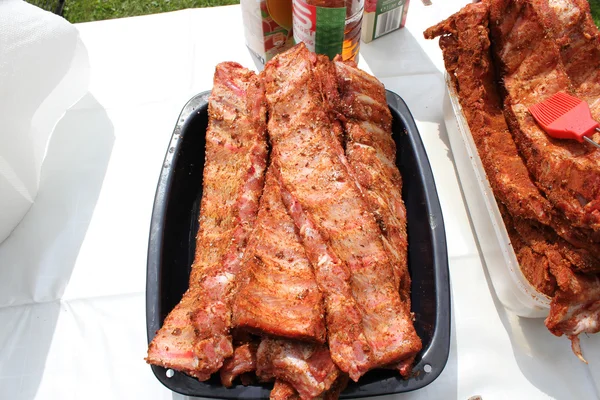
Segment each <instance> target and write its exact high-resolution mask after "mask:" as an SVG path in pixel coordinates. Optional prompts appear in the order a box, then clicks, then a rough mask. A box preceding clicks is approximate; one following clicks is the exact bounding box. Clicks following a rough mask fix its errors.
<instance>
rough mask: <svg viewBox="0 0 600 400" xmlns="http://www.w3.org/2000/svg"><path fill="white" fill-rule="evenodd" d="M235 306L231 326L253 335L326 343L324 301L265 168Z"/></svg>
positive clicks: (276, 185)
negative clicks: (265, 176)
mask: <svg viewBox="0 0 600 400" xmlns="http://www.w3.org/2000/svg"><path fill="white" fill-rule="evenodd" d="M243 270H244V272H243V273H242V275H241V276H240V279H239V282H238V286H239V290H238V292H237V295H236V296H235V300H234V302H233V325H234V326H235V327H237V328H240V329H245V330H247V331H252V332H254V333H256V334H268V335H273V336H277V337H286V338H292V339H301V340H308V341H312V342H317V343H325V336H326V332H325V319H324V313H323V298H322V295H321V292H320V291H319V288H318V287H317V283H316V280H315V273H314V271H313V268H312V266H311V265H310V263H309V261H308V258H307V256H306V252H305V251H304V247H303V246H302V244H301V243H300V238H299V236H298V234H297V233H296V226H295V225H294V222H293V221H292V218H291V217H290V216H289V215H288V213H287V211H286V209H285V206H284V205H283V202H282V199H281V190H280V188H279V182H278V181H277V178H276V176H275V173H274V171H273V167H272V166H271V167H269V170H268V171H267V178H266V182H265V188H264V193H263V196H262V199H261V204H260V210H259V212H258V218H257V220H256V229H255V230H254V233H253V234H252V238H251V239H250V242H249V245H248V249H247V251H246V256H245V266H244V267H243Z"/></svg>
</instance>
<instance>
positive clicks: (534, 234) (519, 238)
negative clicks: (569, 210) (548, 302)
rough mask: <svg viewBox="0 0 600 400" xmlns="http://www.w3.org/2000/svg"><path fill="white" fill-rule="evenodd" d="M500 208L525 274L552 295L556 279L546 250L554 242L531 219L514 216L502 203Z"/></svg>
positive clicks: (540, 288)
mask: <svg viewBox="0 0 600 400" xmlns="http://www.w3.org/2000/svg"><path fill="white" fill-rule="evenodd" d="M499 209H500V213H501V215H502V219H503V220H504V225H505V226H506V231H507V232H508V237H509V238H510V242H511V245H512V247H513V249H514V251H515V255H516V256H517V260H518V261H519V266H520V267H521V271H522V272H523V275H525V278H527V280H528V281H529V283H531V285H532V286H533V287H535V288H536V289H537V290H538V291H539V292H541V293H544V294H545V295H547V296H549V297H551V296H552V295H554V291H555V290H556V279H555V278H554V276H553V275H552V274H551V272H550V261H549V259H548V257H547V255H546V250H549V248H550V249H551V248H552V244H550V243H548V242H546V241H545V240H544V238H543V235H542V234H541V233H540V232H539V230H537V229H535V228H534V227H533V226H531V222H530V221H527V220H524V219H520V218H518V217H516V218H514V217H513V216H512V215H511V214H510V213H509V212H508V210H507V209H506V207H504V206H503V205H501V204H500V205H499Z"/></svg>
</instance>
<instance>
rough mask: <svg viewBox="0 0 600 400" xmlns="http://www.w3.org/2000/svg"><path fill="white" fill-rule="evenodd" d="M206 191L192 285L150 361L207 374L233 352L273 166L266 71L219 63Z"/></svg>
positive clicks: (152, 350) (209, 133)
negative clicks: (234, 312) (244, 264)
mask: <svg viewBox="0 0 600 400" xmlns="http://www.w3.org/2000/svg"><path fill="white" fill-rule="evenodd" d="M209 116H210V121H209V125H208V129H207V131H206V160H205V164H204V177H203V196H202V202H201V209H200V219H199V222H200V227H199V230H198V235H197V238H196V254H195V259H194V263H193V265H192V270H191V273H190V288H189V289H188V291H187V292H186V293H185V294H184V297H183V299H182V301H181V302H180V303H179V304H178V305H177V306H176V307H175V309H174V310H173V311H171V313H170V314H169V315H168V316H167V318H166V319H165V322H164V323H163V326H162V328H161V329H160V330H159V331H158V332H157V335H156V337H155V338H154V339H153V341H152V342H151V343H150V346H149V348H148V357H147V359H146V360H147V361H148V362H149V363H151V364H156V365H161V366H163V367H167V368H173V369H176V370H179V371H183V372H185V373H187V374H189V375H191V376H194V377H196V378H198V379H200V380H206V379H208V378H209V377H210V375H211V374H212V373H214V372H216V371H218V370H219V368H220V367H221V365H222V364H223V360H224V359H225V358H228V357H231V356H232V355H233V346H232V342H231V336H230V334H229V328H230V319H231V307H230V299H231V295H232V289H233V288H234V283H235V277H236V275H237V273H238V271H239V268H240V259H241V256H242V254H243V252H244V249H245V247H246V241H247V240H248V235H249V234H250V232H251V230H252V229H253V227H254V221H255V219H256V214H257V212H258V201H259V198H260V195H261V193H262V187H263V178H264V177H263V175H264V170H265V168H266V158H267V142H266V108H265V97H264V87H263V84H262V81H261V79H259V77H258V76H257V75H256V74H255V73H253V72H251V71H249V70H247V69H245V68H243V67H241V66H240V65H239V64H236V63H222V64H219V65H218V66H217V68H216V71H215V78H214V87H213V91H212V94H211V96H210V98H209Z"/></svg>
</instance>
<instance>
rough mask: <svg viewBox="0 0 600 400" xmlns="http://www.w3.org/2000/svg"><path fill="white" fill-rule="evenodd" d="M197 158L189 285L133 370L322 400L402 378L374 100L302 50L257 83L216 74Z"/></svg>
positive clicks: (390, 183) (237, 73)
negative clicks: (196, 223)
mask: <svg viewBox="0 0 600 400" xmlns="http://www.w3.org/2000/svg"><path fill="white" fill-rule="evenodd" d="M267 114H268V118H267ZM267 119H268V121H267ZM267 139H268V142H269V144H270V150H271V151H270V157H269V154H268V151H267V147H268V144H267ZM206 143H207V145H206V160H205V167H204V168H205V169H204V177H203V197H202V202H201V209H200V227H199V231H198V235H197V238H196V241H197V243H196V254H195V260H194V263H193V265H192V270H191V274H190V286H189V289H188V291H187V292H186V293H185V294H184V296H183V298H182V300H181V302H180V303H179V304H178V305H177V306H176V307H175V308H174V309H173V310H172V311H171V313H170V314H169V315H168V316H167V318H166V319H165V321H164V324H163V326H162V328H161V329H160V330H159V331H158V332H157V334H156V336H155V338H154V339H153V340H152V342H151V343H150V346H149V349H148V357H147V359H146V360H147V362H148V363H150V364H155V365H160V366H163V367H166V368H172V369H175V370H178V371H181V372H184V373H186V374H188V375H190V376H193V377H196V378H197V379H199V380H207V379H208V378H210V376H211V375H212V374H214V373H216V372H219V373H220V377H221V382H222V384H223V385H224V386H227V387H229V386H231V385H232V384H233V382H234V380H235V379H238V378H239V379H241V381H242V383H243V384H248V383H250V382H254V381H256V380H258V381H261V382H268V381H274V382H275V386H274V388H273V391H272V393H271V398H274V399H295V398H299V399H314V398H322V399H336V398H337V397H338V396H339V394H340V392H341V391H342V390H343V389H344V387H345V386H346V384H347V382H348V379H352V380H354V381H357V380H358V379H359V378H360V377H361V376H362V375H364V374H365V373H366V372H367V371H369V370H372V369H375V368H386V369H390V368H392V369H396V370H398V371H399V372H400V373H401V374H402V375H403V376H408V375H409V374H410V371H411V369H412V364H413V363H414V359H415V356H416V354H417V353H418V352H419V351H420V350H421V346H422V344H421V340H420V338H419V337H418V336H417V334H416V331H415V328H414V326H413V317H412V314H411V312H410V276H409V272H408V267H407V246H408V241H407V232H406V210H405V207H404V202H403V200H402V196H401V190H402V178H401V176H400V173H399V171H398V169H397V167H396V165H395V155H396V149H395V145H394V141H393V139H392V137H391V114H390V111H389V109H388V107H387V102H386V97H385V90H384V87H383V85H382V84H381V83H380V82H379V81H377V80H376V79H375V78H374V77H372V76H370V75H368V74H366V73H364V72H362V71H360V70H358V69H357V68H356V66H355V65H354V64H348V63H343V62H341V61H335V62H331V61H329V59H327V58H326V57H324V56H316V55H315V54H313V53H310V52H309V51H308V50H307V49H306V47H305V46H304V45H303V44H299V45H297V46H295V47H294V48H292V49H290V50H289V51H287V52H285V53H283V54H280V55H278V56H277V57H275V58H274V59H273V60H271V61H270V62H269V63H267V65H266V66H265V70H264V72H263V73H262V74H261V75H256V74H254V73H253V72H251V71H248V70H246V69H244V68H242V67H241V66H239V65H237V64H235V63H222V64H219V65H218V66H217V68H216V72H215V79H214V88H213V91H212V94H211V96H210V99H209V124H208V129H207V132H206Z"/></svg>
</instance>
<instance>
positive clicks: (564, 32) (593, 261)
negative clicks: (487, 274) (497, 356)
mask: <svg viewBox="0 0 600 400" xmlns="http://www.w3.org/2000/svg"><path fill="white" fill-rule="evenodd" d="M567 3H569V4H568V5H567ZM490 6H491V11H489V7H490ZM584 9H585V7H584V6H583V5H582V4H581V3H580V2H579V0H549V1H548V0H532V1H526V0H506V1H505V0H490V1H485V2H483V3H479V4H471V5H468V6H466V7H465V8H463V9H462V10H461V11H460V12H458V13H456V14H455V15H453V16H452V17H450V18H449V19H447V20H446V21H443V22H441V23H440V24H438V25H436V26H434V27H432V28H429V29H428V30H427V31H426V32H425V36H426V37H428V38H433V37H436V36H442V37H441V38H440V47H441V48H442V50H443V54H444V61H445V64H446V69H447V70H448V73H449V75H450V78H451V80H452V82H453V84H454V86H455V88H456V91H457V93H458V95H459V98H460V102H461V106H462V111H463V113H464V115H465V117H466V119H467V121H468V123H469V127H470V130H471V134H472V135H473V139H474V141H475V144H476V146H477V149H478V151H479V154H480V156H481V159H482V163H483V166H484V169H485V171H486V174H487V176H488V179H489V181H490V184H491V186H492V189H493V191H494V195H495V197H496V199H497V200H498V206H499V209H500V211H501V214H502V217H503V219H504V222H505V225H506V228H507V231H508V234H509V237H510V239H511V243H512V246H513V249H514V250H515V254H516V256H517V259H518V261H519V264H520V267H521V270H522V272H523V274H524V275H525V277H526V278H527V279H528V280H529V282H530V283H531V284H532V285H533V286H534V287H535V288H536V289H537V290H538V291H540V292H542V293H545V294H547V295H548V296H550V297H553V300H552V305H551V310H550V316H549V317H548V319H547V321H546V324H547V326H548V328H549V329H550V330H551V331H552V332H553V333H554V334H557V335H560V334H562V333H565V334H567V335H568V336H569V337H570V338H571V340H572V343H573V349H574V351H575V352H576V353H577V354H578V356H580V357H581V353H580V350H579V347H578V339H577V334H579V333H581V332H583V331H586V332H594V331H595V330H596V331H597V321H598V314H599V312H598V310H597V308H600V307H599V306H597V304H596V302H597V301H599V297H598V294H597V293H598V291H599V290H600V289H598V282H597V277H598V275H592V274H594V273H597V272H598V271H600V261H599V260H600V244H599V243H600V240H599V236H598V230H597V227H596V226H595V225H594V222H593V221H594V218H595V216H594V206H593V204H594V203H593V202H588V201H587V200H586V199H585V198H584V197H583V196H582V194H581V193H579V192H577V190H580V189H582V188H583V187H585V186H586V185H588V184H590V187H589V188H587V190H590V191H592V192H594V191H595V190H596V189H595V187H596V186H595V185H596V183H595V182H596V175H595V173H596V170H597V168H598V167H599V166H600V164H599V163H598V162H597V161H595V157H597V155H592V154H590V153H589V152H587V150H586V149H585V146H582V145H579V144H577V143H569V142H567V141H559V140H554V139H552V138H549V137H548V136H547V135H546V134H545V133H544V132H543V131H541V130H540V129H539V128H538V127H537V125H536V124H535V121H534V120H533V119H532V117H531V116H530V115H529V113H528V111H527V105H529V104H533V103H535V102H539V101H542V100H543V99H544V98H547V97H548V96H550V95H551V94H553V93H554V92H556V91H558V90H567V91H569V90H571V82H570V80H569V77H570V76H569V77H567V75H571V74H574V73H575V72H573V71H571V70H572V69H573V70H576V71H577V73H579V74H580V78H581V79H580V81H581V82H583V81H586V82H587V84H584V85H583V86H581V83H578V85H580V86H579V87H580V88H583V87H585V88H586V90H587V89H589V88H590V87H592V86H593V85H592V84H591V80H592V79H591V78H590V76H594V75H595V73H592V72H590V73H588V74H587V75H585V74H584V73H583V69H582V68H581V67H580V66H581V64H582V63H584V62H587V63H588V65H589V66H590V68H592V69H593V68H595V67H593V65H592V64H591V62H592V61H591V60H590V58H591V59H593V58H594V57H593V55H594V54H595V53H593V52H591V53H590V56H591V57H588V55H587V53H585V52H582V54H578V55H576V56H575V55H573V54H572V53H571V50H572V49H571V47H570V46H571V45H576V46H578V47H580V50H579V51H581V49H583V48H584V47H585V46H587V48H588V49H589V48H590V47H592V44H591V42H588V41H586V40H587V39H590V37H587V36H586V33H582V32H589V31H591V30H594V31H596V30H595V28H593V29H592V28H591V27H590V26H589V24H587V22H586V21H588V20H589V18H590V17H589V15H587V16H583V15H581V12H584V11H582V10H584ZM552 10H554V11H552ZM559 10H560V11H559ZM565 11H566V12H565ZM488 14H489V19H490V23H489V25H490V26H491V27H492V28H493V29H492V34H491V37H490V34H489V31H488ZM559 20H560V22H558V21H559ZM575 20H577V21H580V23H581V25H584V26H585V27H582V26H576V24H575V23H573V21H575ZM553 36H554V38H556V39H557V42H558V43H559V44H561V43H562V46H563V47H561V51H560V52H559V51H558V48H557V47H556V46H555V45H554V42H553V40H554V39H553ZM594 37H596V36H594ZM490 40H491V41H492V42H493V45H491V42H490ZM592 42H593V43H594V45H596V46H597V45H598V43H597V41H592ZM490 47H494V48H495V52H496V58H497V60H499V65H500V68H499V70H500V71H501V72H502V73H503V79H502V82H503V83H504V88H502V87H500V86H499V83H498V80H497V79H496V77H495V74H494V72H495V69H496V64H495V61H496V60H494V59H493V58H492V57H491V56H490V50H489V49H490ZM559 54H560V56H562V62H561V58H560V56H559ZM569 55H573V57H574V58H573V59H568V58H569ZM562 63H564V66H563V64H562ZM576 65H579V67H576ZM565 67H566V70H565ZM565 71H571V72H569V73H566V72H565ZM584 75H585V78H583V76H584ZM575 80H576V79H575ZM576 87H578V86H576ZM503 90H504V92H503V93H504V94H505V95H506V99H505V101H504V103H502V101H501V100H500V95H499V93H500V92H501V91H503ZM596 99H597V97H596ZM503 106H504V109H503ZM503 114H504V115H503ZM506 121H508V124H507V122H506ZM507 125H508V126H509V127H510V130H511V131H512V135H511V133H510V132H509V129H508V127H507ZM513 138H514V139H513ZM515 142H516V144H518V146H517V145H516V144H515ZM523 158H524V159H525V162H523V160H522V159H523ZM588 174H589V175H588ZM588 176H589V180H588ZM559 181H560V183H561V184H562V186H561V184H554V185H553V183H552V182H559ZM536 186H537V187H536ZM538 187H539V188H540V189H541V191H538ZM582 190H583V189H582ZM546 198H548V199H549V200H550V203H552V206H550V205H549V202H548V201H546ZM530 199H531V200H533V201H531V200H530ZM586 202H587V203H588V204H587V205H585V203H586ZM565 215H566V216H567V217H569V218H566V217H565ZM574 224H575V225H577V226H573V225H574ZM581 272H584V273H586V274H587V275H583V274H581ZM582 321H583V322H582ZM575 325H577V326H579V327H582V328H581V329H573V328H572V326H575Z"/></svg>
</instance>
